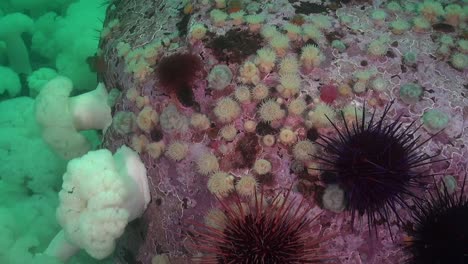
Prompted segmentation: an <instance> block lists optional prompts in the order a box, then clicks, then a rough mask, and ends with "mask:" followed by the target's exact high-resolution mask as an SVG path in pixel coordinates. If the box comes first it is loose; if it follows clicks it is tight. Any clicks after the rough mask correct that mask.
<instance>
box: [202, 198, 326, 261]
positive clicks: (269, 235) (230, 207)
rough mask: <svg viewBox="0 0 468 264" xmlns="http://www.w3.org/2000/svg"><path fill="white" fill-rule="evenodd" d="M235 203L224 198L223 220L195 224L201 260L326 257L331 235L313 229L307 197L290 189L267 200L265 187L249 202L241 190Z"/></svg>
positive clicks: (309, 259) (312, 258)
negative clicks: (292, 193) (299, 197)
mask: <svg viewBox="0 0 468 264" xmlns="http://www.w3.org/2000/svg"><path fill="white" fill-rule="evenodd" d="M234 200H235V201H234V202H233V203H232V204H228V203H227V202H223V201H221V200H220V201H219V203H220V205H221V207H222V210H223V211H224V216H225V217H218V219H221V220H222V221H223V223H220V224H214V225H212V226H214V227H212V226H207V225H206V224H201V223H195V226H196V227H198V228H196V229H195V230H194V234H195V244H194V248H195V249H197V250H198V251H200V252H202V253H204V254H205V255H204V256H203V257H201V262H200V263H205V264H209V263H223V264H224V263H238V264H251V263H252V264H253V263H257V264H266V263H268V264H280V263H289V264H295V263H296V264H298V263H318V262H322V261H324V260H326V259H327V258H330V257H327V256H324V254H323V249H321V247H320V245H321V243H322V242H324V241H326V240H328V239H329V238H330V237H332V235H324V236H320V235H316V234H312V233H311V231H310V230H311V226H312V224H313V222H314V220H315V218H309V217H308V216H307V215H308V211H309V210H308V209H309V206H308V205H307V204H306V203H305V201H304V200H302V201H300V202H298V203H296V201H295V199H294V198H290V192H289V191H288V192H287V193H286V194H285V195H284V196H282V195H277V196H275V197H274V198H273V200H272V201H271V202H269V203H267V202H266V201H265V200H266V199H265V197H264V192H263V190H262V191H260V193H257V192H256V191H254V201H253V202H252V203H251V204H250V205H246V204H245V203H243V202H241V198H240V196H239V195H236V196H235V199H234Z"/></svg>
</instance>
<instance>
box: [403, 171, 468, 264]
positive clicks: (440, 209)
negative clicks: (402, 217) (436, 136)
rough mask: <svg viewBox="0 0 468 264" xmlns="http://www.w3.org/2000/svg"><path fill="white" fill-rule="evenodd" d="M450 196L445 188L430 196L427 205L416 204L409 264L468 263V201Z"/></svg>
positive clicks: (467, 198)
mask: <svg viewBox="0 0 468 264" xmlns="http://www.w3.org/2000/svg"><path fill="white" fill-rule="evenodd" d="M465 182H466V172H465V178H464V180H463V185H462V188H461V191H460V194H456V193H453V194H450V193H449V191H448V190H447V187H446V186H445V185H444V186H443V189H442V190H439V189H437V191H436V192H435V193H430V196H429V199H428V200H427V201H426V202H421V201H415V204H416V210H415V211H414V212H413V220H412V224H413V228H412V230H410V231H409V235H410V236H411V238H410V240H409V241H408V242H409V243H408V245H407V246H406V250H407V252H409V253H410V254H411V257H410V258H409V259H408V260H407V262H406V263H408V264H431V263H440V264H444V263H447V264H449V263H450V264H464V263H468V197H467V196H466V195H465V194H464V191H465Z"/></svg>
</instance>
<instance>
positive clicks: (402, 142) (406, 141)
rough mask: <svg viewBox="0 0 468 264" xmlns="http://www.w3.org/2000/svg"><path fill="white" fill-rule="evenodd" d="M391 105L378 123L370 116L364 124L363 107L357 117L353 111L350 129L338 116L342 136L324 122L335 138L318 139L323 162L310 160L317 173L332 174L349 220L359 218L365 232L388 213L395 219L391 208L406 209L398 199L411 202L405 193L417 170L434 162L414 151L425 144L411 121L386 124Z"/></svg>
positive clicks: (416, 182) (417, 178)
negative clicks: (364, 223)
mask: <svg viewBox="0 0 468 264" xmlns="http://www.w3.org/2000/svg"><path fill="white" fill-rule="evenodd" d="M392 104H393V101H392V102H390V103H388V104H387V105H386V107H385V108H384V111H383V114H382V116H381V117H380V119H376V118H375V110H374V112H373V113H372V115H371V116H370V118H368V120H366V114H365V111H366V109H365V106H364V109H363V110H362V116H361V114H358V111H357V110H356V111H355V118H354V122H353V124H352V125H348V123H347V122H346V119H345V116H344V114H343V113H342V114H341V116H342V119H343V123H344V129H343V130H344V131H343V130H342V129H339V128H338V126H337V124H335V123H333V122H332V121H331V120H330V119H328V120H329V121H330V122H331V124H332V126H333V127H334V129H335V130H336V133H337V137H329V136H327V135H321V136H320V140H318V141H317V142H316V143H317V144H319V145H320V146H322V147H323V148H324V150H325V156H316V158H317V159H319V160H320V161H321V163H322V165H323V168H322V170H324V171H327V172H332V173H333V174H334V175H335V176H336V177H333V178H335V179H334V181H336V183H338V184H339V186H340V187H341V188H342V189H343V190H344V191H345V197H346V202H347V209H348V210H349V211H351V218H352V220H353V221H354V219H355V217H356V216H357V215H359V216H363V215H365V217H366V218H367V220H368V222H369V229H372V228H374V227H375V226H376V225H377V221H379V220H384V221H387V225H388V219H389V216H390V215H391V212H393V213H394V214H395V215H396V217H397V218H398V219H399V216H398V213H397V205H400V206H402V207H407V204H406V202H405V200H404V196H406V195H407V196H412V197H415V194H414V193H413V192H412V190H411V189H412V188H413V187H418V186H421V185H420V180H421V178H422V177H424V172H421V171H418V167H421V166H423V165H426V164H430V163H432V162H434V160H433V158H434V157H435V156H436V155H435V156H429V155H426V154H424V153H421V152H420V151H419V148H420V147H421V146H422V145H424V144H425V143H426V142H427V141H428V140H424V141H421V140H420V136H416V135H415V132H416V131H417V130H418V129H419V127H417V128H415V129H413V126H414V124H415V122H414V121H413V122H412V123H410V124H409V125H408V126H407V127H406V128H404V125H403V123H402V122H401V121H400V119H401V116H399V117H397V118H396V119H395V120H394V121H391V122H388V123H387V121H386V117H387V115H388V112H389V110H390V108H391V106H392ZM358 116H359V117H358ZM327 118H328V117H327ZM399 220H400V219H399Z"/></svg>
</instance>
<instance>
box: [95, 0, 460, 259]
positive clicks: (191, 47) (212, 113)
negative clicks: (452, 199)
mask: <svg viewBox="0 0 468 264" xmlns="http://www.w3.org/2000/svg"><path fill="white" fill-rule="evenodd" d="M299 2H300V1H297V2H294V1H284V0H277V1H271V2H268V3H260V2H258V1H227V0H226V1H225V0H215V1H203V0H201V1H195V2H181V3H179V4H177V3H175V2H174V3H173V2H170V3H169V2H168V5H170V6H171V9H172V10H177V12H176V15H175V16H174V14H172V13H170V12H169V11H167V13H164V12H166V11H165V9H162V10H163V11H161V12H162V13H163V14H162V15H161V16H163V17H165V18H167V19H168V20H169V21H168V22H167V23H166V24H164V23H163V22H159V21H157V22H154V21H153V22H154V23H153V22H151V23H148V24H150V25H152V27H146V28H141V29H140V28H136V29H132V28H129V29H128V30H129V31H130V29H132V30H136V31H138V32H139V33H140V35H141V34H142V32H144V31H143V30H150V29H151V28H153V27H154V24H156V25H158V26H156V28H159V27H160V28H162V29H163V30H161V31H163V32H162V33H159V32H156V33H155V34H156V36H159V37H160V38H158V37H152V38H148V39H145V40H141V39H139V36H140V35H137V33H128V34H129V35H130V34H133V35H132V36H133V38H119V39H118V40H116V41H115V42H114V43H109V44H107V43H105V44H104V45H103V49H104V50H106V48H107V49H109V50H112V51H113V52H115V51H116V52H117V54H116V55H117V57H118V59H117V60H118V63H124V68H125V72H126V73H127V74H128V75H129V76H130V77H129V78H131V79H132V80H133V83H132V85H131V86H130V87H129V88H128V89H127V90H125V91H124V93H123V101H122V103H121V104H118V107H117V110H118V111H122V112H135V116H136V125H134V126H132V128H131V129H122V128H121V127H120V126H123V127H125V128H128V127H130V126H129V125H128V122H130V123H131V121H129V119H131V118H130V117H131V115H123V114H120V115H119V116H122V117H124V116H125V117H127V118H125V122H123V121H124V120H122V123H118V122H115V123H114V124H113V126H112V127H111V128H110V135H115V137H114V136H110V137H109V140H108V141H109V142H113V140H114V139H117V138H118V140H122V139H121V138H123V141H125V142H127V143H128V144H129V145H131V146H132V147H133V148H134V149H135V150H136V151H137V152H138V153H139V154H140V156H141V157H142V159H143V160H145V163H146V164H147V165H148V167H149V174H150V175H153V179H152V181H153V182H154V186H157V187H154V188H155V192H154V193H155V196H154V197H157V200H158V201H159V204H158V205H156V206H155V207H150V209H149V212H148V217H147V221H150V222H151V221H154V220H153V219H158V221H159V219H161V220H160V222H158V224H155V225H151V228H150V229H151V230H150V231H151V232H152V233H154V235H152V236H150V237H147V238H146V239H145V242H144V247H145V249H146V250H147V251H152V252H154V251H156V252H157V253H158V254H160V253H168V255H170V256H171V257H174V258H176V257H181V258H183V257H191V256H196V258H195V259H198V260H202V263H295V262H297V263H307V261H311V262H313V261H316V260H317V261H318V260H321V256H324V254H325V255H328V256H331V257H333V258H332V259H331V260H330V263H352V262H353V261H354V262H362V263H378V262H382V261H383V260H387V261H391V262H392V263H401V261H402V260H403V259H405V257H406V256H403V253H402V251H401V250H398V242H399V241H401V240H402V237H403V228H402V227H403V225H404V223H406V220H408V219H409V218H410V216H409V211H410V210H411V209H412V208H413V205H414V204H415V203H416V204H418V203H424V197H425V196H424V192H425V191H426V190H428V189H431V188H432V187H433V186H432V184H431V181H430V180H428V179H430V178H432V177H434V178H435V179H436V182H439V181H440V176H441V175H440V174H445V173H446V171H450V172H453V173H454V174H458V173H459V171H458V170H456V169H454V167H453V166H452V165H451V164H452V160H450V161H449V158H452V157H453V156H454V155H453V153H458V154H459V156H460V157H463V156H464V155H465V154H466V148H465V149H463V148H462V147H461V146H462V145H463V142H465V141H466V138H465V137H464V136H463V135H462V132H461V131H462V126H463V125H462V121H460V119H461V118H462V116H463V105H464V104H463V102H462V101H463V100H462V99H460V95H461V93H463V87H462V83H463V81H461V79H462V78H460V76H462V75H463V74H464V71H465V72H466V67H467V66H466V51H467V50H468V49H467V48H466V40H465V37H464V36H463V35H462V34H459V33H460V32H461V30H460V29H461V28H463V25H464V23H465V22H463V21H464V20H463V19H464V17H463V15H462V13H461V12H460V9H462V7H461V6H459V5H457V4H443V5H440V4H438V3H436V2H434V1H430V0H427V1H424V2H421V3H419V2H418V3H413V1H409V2H411V3H409V4H403V3H402V4H400V3H397V2H395V1H389V2H383V3H382V5H380V6H379V5H378V1H375V3H374V4H375V5H374V6H370V5H369V4H368V3H366V1H331V2H333V3H332V4H327V3H320V4H319V3H305V1H302V2H301V3H299ZM309 2H319V1H309ZM127 8H130V7H127ZM116 10H124V9H123V8H122V7H121V6H120V5H119V4H117V5H116ZM125 10H133V9H131V8H130V9H125ZM111 12H114V11H112V10H111ZM115 12H117V11H115ZM132 12H133V11H132ZM187 17H189V18H188V19H187ZM179 20H180V21H179ZM187 20H188V21H189V22H187ZM178 22H181V23H178ZM182 22H184V23H182ZM158 23H159V24H158ZM176 24H177V25H179V27H180V26H183V25H186V30H181V32H180V33H181V34H179V33H178V31H176V30H175V27H173V26H174V25H176ZM122 26H123V27H126V25H122ZM170 29H174V30H172V31H171V30H170ZM179 30H180V29H179ZM185 33H186V34H185ZM416 33H418V34H420V35H415V34H416ZM137 36H138V37H137ZM110 44H113V45H110ZM118 63H117V64H118ZM110 65H111V67H112V64H111V63H110ZM440 73H443V74H442V75H443V77H442V76H441V75H440ZM441 78H442V79H443V80H444V81H441V80H440V79H441ZM123 82H125V81H123ZM369 112H370V113H369ZM122 131H123V132H122ZM457 157H458V156H457ZM453 162H454V163H456V162H458V163H459V162H463V158H458V159H457V160H456V161H453ZM260 189H261V190H262V192H261V194H262V195H264V198H265V199H264V201H263V200H261V201H259V200H257V198H255V196H256V195H255V194H258V193H260V192H259V190H260ZM283 192H288V193H291V195H292V196H294V197H300V198H298V199H293V200H288V201H287V202H286V203H287V204H288V205H287V206H286V205H281V206H279V207H277V204H276V202H275V201H276V200H275V197H277V195H278V194H279V193H283ZM413 199H414V200H413ZM297 208H299V209H300V210H299V211H296V209H297ZM305 211H309V213H311V215H315V214H314V213H320V212H322V213H321V214H320V216H319V217H317V218H316V219H314V221H313V222H312V220H310V219H312V218H310V216H309V214H305ZM299 212H300V213H299ZM205 216H206V217H205ZM298 216H300V217H298ZM204 217H205V222H204V223H202V222H203V220H202V219H203V218H204ZM213 217H214V218H213ZM206 219H208V220H206ZM210 219H211V220H210ZM213 219H215V221H213ZM299 219H301V220H299ZM355 220H357V221H356V222H359V224H357V223H355ZM315 224H317V225H315ZM174 230H176V231H174ZM179 231H181V232H179ZM335 232H338V233H340V235H337V236H334V237H330V236H328V234H331V233H335ZM304 234H307V235H308V236H309V237H312V238H313V239H317V240H313V239H312V240H311V241H309V240H308V239H306V238H305V237H304ZM375 234H377V236H375ZM278 237H281V238H282V240H280V239H278ZM375 237H378V239H375ZM369 239H375V240H374V241H376V242H375V243H369V242H368V241H369ZM325 240H326V241H325ZM181 241H183V242H181ZM186 243H187V244H191V245H195V246H194V247H189V246H187V245H186ZM154 245H157V246H156V250H155V246H154ZM319 247H320V252H316V251H315V249H318V248H319ZM140 258H142V259H146V258H147V256H140ZM260 259H262V260H260ZM203 261H205V262H203ZM261 261H263V262H261Z"/></svg>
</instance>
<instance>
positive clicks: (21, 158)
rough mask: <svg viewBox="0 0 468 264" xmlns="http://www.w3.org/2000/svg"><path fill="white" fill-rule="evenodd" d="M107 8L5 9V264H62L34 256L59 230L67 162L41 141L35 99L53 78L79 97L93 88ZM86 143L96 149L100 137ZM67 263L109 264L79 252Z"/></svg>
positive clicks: (20, 3) (1, 121)
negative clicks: (64, 79)
mask: <svg viewBox="0 0 468 264" xmlns="http://www.w3.org/2000/svg"><path fill="white" fill-rule="evenodd" d="M106 7H107V5H106V3H103V1H101V0H1V1H0V196H1V197H0V263H2V264H29V263H47V264H54V263H61V262H59V261H57V260H54V259H52V258H50V257H44V256H39V255H37V254H38V253H41V252H43V251H44V250H45V249H46V248H47V246H48V244H49V242H50V241H51V240H52V238H53V237H54V236H55V235H56V234H57V232H58V231H59V230H60V226H59V224H58V223H57V220H56V217H55V210H56V207H57V205H58V195H57V192H58V191H59V190H60V187H61V182H62V175H63V173H64V170H65V165H66V161H65V160H64V159H62V158H60V157H59V156H57V155H56V154H54V152H52V151H51V150H50V148H48V146H47V145H46V143H45V142H44V141H43V140H42V138H41V133H40V129H39V127H38V125H37V124H36V121H35V118H34V112H33V110H34V97H35V96H36V95H37V94H38V92H39V90H40V87H41V85H42V84H44V83H45V82H46V81H47V80H49V79H50V78H53V77H54V76H56V75H63V76H66V77H68V78H70V79H71V80H72V82H73V84H74V90H76V93H81V92H83V91H87V90H92V89H94V88H95V87H96V85H97V82H96V79H97V78H96V73H95V72H93V69H92V67H90V65H89V63H87V58H89V57H91V56H93V55H95V53H96V51H97V46H98V41H99V36H100V30H101V29H102V21H103V20H104V16H105V10H106ZM2 23H4V24H2ZM14 34H17V35H18V36H20V37H16V39H15V40H13V38H14V37H12V35H14ZM19 34H21V35H19ZM12 43H14V44H12ZM27 76H29V77H27ZM11 98H14V99H11ZM86 136H87V137H88V138H90V139H91V140H92V141H93V142H94V144H95V145H96V144H99V142H98V140H97V138H98V137H97V135H96V134H93V133H86ZM68 263H86V264H88V263H112V261H111V260H109V259H108V260H103V261H96V260H94V259H92V258H91V257H89V256H88V255H87V254H86V253H84V251H82V252H80V253H79V254H78V255H76V256H74V257H73V258H72V259H71V260H70V261H69V262H68Z"/></svg>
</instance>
